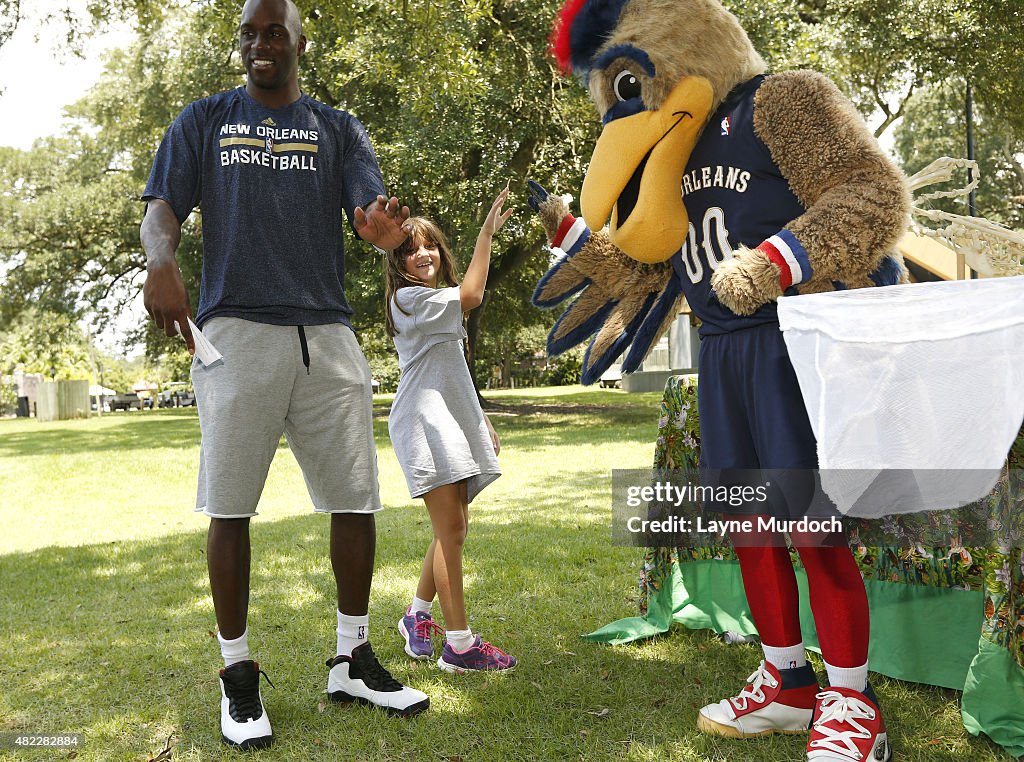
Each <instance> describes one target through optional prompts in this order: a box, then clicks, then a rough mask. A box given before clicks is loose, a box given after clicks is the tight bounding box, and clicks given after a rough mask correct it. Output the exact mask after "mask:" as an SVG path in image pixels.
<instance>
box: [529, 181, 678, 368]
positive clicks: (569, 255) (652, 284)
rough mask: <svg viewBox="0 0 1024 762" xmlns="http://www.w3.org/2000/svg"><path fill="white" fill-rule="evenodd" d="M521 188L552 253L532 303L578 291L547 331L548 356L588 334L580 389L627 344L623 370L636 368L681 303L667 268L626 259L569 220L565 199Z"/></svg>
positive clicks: (602, 234)
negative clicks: (541, 227) (588, 342)
mask: <svg viewBox="0 0 1024 762" xmlns="http://www.w3.org/2000/svg"><path fill="white" fill-rule="evenodd" d="M529 186H530V196H529V199H528V200H529V203H530V206H531V207H533V210H534V211H535V212H537V214H538V216H539V218H540V222H541V225H542V226H543V227H544V232H545V233H546V234H547V238H548V243H549V244H550V245H551V247H552V251H553V252H554V255H555V261H554V263H553V264H552V266H551V269H550V270H548V272H547V273H546V274H545V275H544V277H543V278H542V279H541V281H540V282H539V283H538V284H537V288H536V291H535V292H534V295H533V303H534V304H536V305H537V306H538V307H545V308H547V307H554V306H555V305H557V304H559V303H560V302H562V301H564V300H566V299H568V298H569V297H571V296H573V295H574V294H577V293H580V292H581V291H582V292H583V293H582V294H580V296H579V297H578V298H577V299H576V300H575V301H574V302H573V303H572V305H570V307H569V308H568V309H567V310H566V311H565V312H564V313H563V314H562V316H561V317H560V318H559V319H558V322H556V323H555V325H554V327H553V328H552V329H551V332H550V334H549V335H548V354H550V355H552V356H554V355H558V354H561V353H562V352H564V351H566V350H567V349H571V348H572V347H574V346H576V345H577V344H579V343H580V342H582V341H585V340H586V339H588V338H590V337H591V336H593V335H594V333H595V332H596V333H597V335H596V336H594V339H593V341H591V343H590V346H589V347H588V348H587V352H586V354H585V355H584V358H583V372H582V381H583V383H584V384H592V383H594V382H595V381H597V380H598V379H599V378H600V377H601V374H602V373H604V372H605V371H606V370H607V369H608V367H609V366H610V365H611V364H612V363H613V362H614V361H615V359H616V358H617V357H618V356H619V355H620V354H622V351H623V350H624V349H625V347H626V345H628V344H632V348H631V349H630V353H629V355H628V356H627V358H626V362H625V363H623V369H624V370H626V372H631V371H634V370H636V369H637V367H639V365H640V363H641V362H642V361H643V358H644V356H645V355H646V354H647V351H648V350H649V349H650V347H651V346H652V345H653V344H654V343H655V342H656V341H657V340H658V339H659V338H660V337H661V335H662V334H663V333H664V332H665V331H667V330H668V327H669V326H670V325H671V324H672V321H673V320H675V317H676V314H677V313H678V312H679V309H680V307H681V306H682V303H683V301H684V300H683V298H682V295H681V291H680V288H679V286H678V283H677V281H676V279H675V278H673V277H672V265H671V264H670V263H669V262H661V263H658V264H643V263H640V262H637V261H636V260H634V259H630V258H629V257H628V256H626V254H625V253H623V251H622V250H621V249H619V247H617V246H616V245H615V244H613V243H612V242H611V240H610V239H609V237H608V231H607V230H597V231H591V230H590V229H589V228H588V227H587V226H586V223H584V221H583V220H582V219H577V218H576V217H573V215H572V214H571V213H570V212H569V205H568V202H567V199H566V198H563V197H562V196H556V195H553V194H549V193H548V192H547V191H546V190H544V189H543V188H542V187H541V186H540V185H538V184H537V183H535V182H533V181H532V180H531V181H530V182H529ZM599 328H600V330H599V331H598V329H599Z"/></svg>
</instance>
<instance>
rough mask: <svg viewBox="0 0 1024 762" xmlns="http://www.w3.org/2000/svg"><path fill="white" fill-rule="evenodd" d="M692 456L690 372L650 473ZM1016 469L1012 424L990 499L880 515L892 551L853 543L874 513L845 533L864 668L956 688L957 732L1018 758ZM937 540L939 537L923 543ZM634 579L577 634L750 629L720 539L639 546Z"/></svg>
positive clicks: (1022, 691)
mask: <svg viewBox="0 0 1024 762" xmlns="http://www.w3.org/2000/svg"><path fill="white" fill-rule="evenodd" d="M699 456H700V422H699V420H698V416H697V384H696V377H694V376H674V377H671V378H669V380H668V382H667V383H666V385H665V393H664V396H663V398H662V403H661V413H660V419H659V422H658V439H657V445H656V450H655V462H654V469H655V470H662V469H669V470H672V469H683V468H686V469H696V468H697V464H698V460H699ZM1022 474H1024V429H1022V430H1021V433H1020V435H1019V436H1018V437H1017V440H1016V442H1015V444H1014V445H1013V447H1012V449H1011V451H1010V454H1009V458H1008V463H1007V469H1006V471H1005V473H1004V482H1005V483H1004V487H1007V488H1006V489H1004V490H1003V491H1002V493H1000V495H995V494H994V495H993V496H992V497H991V498H990V499H987V500H983V501H980V502H979V503H977V504H974V505H972V506H969V507H966V508H961V509H956V510H954V511H934V512H925V513H918V514H910V515H906V516H901V517H894V518H888V519H885V520H884V521H885V524H886V525H885V530H886V536H898V537H902V538H904V539H903V541H901V542H900V544H899V547H896V546H891V545H887V546H880V545H875V546H871V545H867V544H864V542H862V541H860V540H859V539H858V538H859V537H860V536H861V535H862V534H863V535H864V536H870V535H871V534H872V530H873V529H874V530H877V529H878V526H879V523H880V522H879V521H875V522H870V521H858V522H853V524H854V526H853V527H852V529H853V531H852V533H851V546H852V547H853V549H854V554H855V557H856V558H857V563H858V565H859V567H860V570H861V573H862V575H863V577H864V584H865V587H866V588H867V593H868V603H869V606H870V609H871V641H870V645H869V651H868V654H869V656H868V658H869V664H870V666H871V670H872V671H873V672H878V673H881V674H883V675H888V676H890V677H894V678H897V679H900V680H907V681H911V682H917V683H924V684H928V685H938V686H942V687H945V688H953V689H956V690H960V691H962V692H963V698H962V702H961V715H962V717H963V722H964V727H965V728H966V729H967V730H968V732H970V733H971V734H973V735H978V734H979V733H985V734H986V735H988V736H989V737H990V738H991V739H992V740H993V741H994V742H995V743H997V744H999V745H1001V746H1003V747H1004V748H1005V749H1006V750H1007V751H1009V752H1010V753H1011V754H1013V755H1014V756H1017V757H1020V756H1024V552H1022V547H1024V520H1022V517H1021V514H1022V513H1024V511H1022V507H1024V506H1022V505H1021V499H1022V495H1024V490H1022V487H1024V484H1022V481H1024V479H1022V476H1021V475H1022ZM979 516H982V517H984V518H983V520H982V521H981V522H979V520H978V517H979ZM979 524H984V526H980V525H979ZM893 533H895V535H894V534H893ZM876 534H877V532H876ZM937 536H941V537H943V538H945V541H944V542H935V541H934V540H935V538H936V537H937ZM976 537H985V544H972V542H971V540H972V539H973V538H976ZM993 537H995V538H997V539H996V540H995V541H993V539H992V538H993ZM925 541H927V542H928V544H924V542H925ZM867 542H870V541H867ZM791 555H792V557H793V564H794V566H795V567H796V572H797V580H798V584H799V585H800V592H801V610H800V619H801V626H802V629H803V634H804V642H805V643H806V644H807V645H808V647H809V648H812V649H815V650H817V636H816V634H815V632H814V623H813V618H812V616H811V613H810V606H809V605H808V602H807V584H806V582H807V580H806V576H805V575H804V574H803V570H802V569H801V568H800V561H799V557H798V556H797V554H796V552H795V551H792V550H791ZM640 587H641V610H640V615H639V616H636V617H629V618H626V619H621V620H619V621H617V622H612V623H610V624H608V625H605V626H604V627H602V628H600V629H598V630H597V631H595V632H593V633H590V634H589V635H585V636H584V637H585V638H587V639H588V640H592V641H597V642H604V643H625V642H629V641H632V640H637V639H639V638H645V637H650V636H653V635H656V634H660V633H663V632H666V631H667V630H668V629H669V627H670V625H671V623H672V622H678V623H680V624H683V625H685V626H686V627H689V628H691V629H706V628H710V629H713V630H715V631H717V632H720V633H725V632H732V633H739V634H741V635H747V636H750V635H756V633H757V631H756V628H755V627H754V624H753V621H752V619H751V617H750V611H749V608H748V606H747V602H746V597H745V595H744V593H743V582H742V578H741V576H740V571H739V563H738V561H736V558H735V554H734V552H733V550H732V548H731V546H730V545H728V544H727V543H726V544H723V545H717V546H711V547H694V548H682V547H681V548H649V549H647V551H646V553H645V556H644V564H643V572H642V575H641V580H640Z"/></svg>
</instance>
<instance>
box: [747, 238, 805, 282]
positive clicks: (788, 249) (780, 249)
mask: <svg viewBox="0 0 1024 762" xmlns="http://www.w3.org/2000/svg"><path fill="white" fill-rule="evenodd" d="M755 251H759V252H761V253H762V254H764V255H765V256H766V257H768V259H769V260H771V261H772V262H774V263H775V264H776V265H777V266H778V268H779V285H780V286H782V290H783V291H785V290H786V289H787V288H789V287H790V286H795V285H796V284H798V283H804V282H805V281H807V280H810V277H811V275H812V274H813V273H814V269H813V268H812V267H811V262H810V260H809V259H807V252H806V251H805V250H804V247H803V246H801V245H800V241H798V240H797V238H796V236H795V235H793V234H792V233H790V232H789V231H788V230H780V231H779V232H778V233H777V234H776V235H773V236H772V237H771V238H769V239H768V240H766V241H763V242H762V243H761V245H760V246H758V247H757V248H756V249H755Z"/></svg>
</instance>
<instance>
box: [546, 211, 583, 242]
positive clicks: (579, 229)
mask: <svg viewBox="0 0 1024 762" xmlns="http://www.w3.org/2000/svg"><path fill="white" fill-rule="evenodd" d="M585 230H587V223H586V222H584V221H583V218H582V217H580V218H579V219H576V218H575V217H573V216H572V215H571V214H567V215H565V217H564V218H563V219H562V223H561V224H560V225H559V226H558V231H557V232H556V233H555V237H554V238H552V239H551V248H553V249H555V248H558V249H561V250H562V251H569V250H570V249H571V248H572V247H573V246H574V245H575V244H576V242H577V241H579V239H580V236H582V235H583V233H584V231H585Z"/></svg>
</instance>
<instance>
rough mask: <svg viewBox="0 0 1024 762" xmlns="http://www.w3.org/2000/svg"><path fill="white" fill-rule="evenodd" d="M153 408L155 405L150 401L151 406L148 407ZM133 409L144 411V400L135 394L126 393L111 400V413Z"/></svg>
mask: <svg viewBox="0 0 1024 762" xmlns="http://www.w3.org/2000/svg"><path fill="white" fill-rule="evenodd" d="M152 406H153V403H152V400H150V404H149V405H147V407H152ZM132 408H135V409H136V410H142V398H141V397H139V395H138V394H136V393H135V392H124V393H123V394H117V395H115V396H113V397H111V398H110V412H114V411H115V410H131V409H132Z"/></svg>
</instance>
